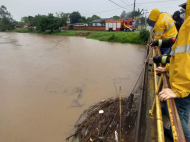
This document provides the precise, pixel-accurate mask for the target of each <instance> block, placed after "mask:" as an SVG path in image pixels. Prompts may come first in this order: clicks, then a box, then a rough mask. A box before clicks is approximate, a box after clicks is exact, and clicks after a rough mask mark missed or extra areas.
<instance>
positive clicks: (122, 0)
mask: <svg viewBox="0 0 190 142" xmlns="http://www.w3.org/2000/svg"><path fill="white" fill-rule="evenodd" d="M120 1H121V2H122V3H123V4H125V6H126V7H127V6H130V5H131V4H127V3H126V2H125V1H124V0H120ZM129 8H131V9H132V7H129Z"/></svg>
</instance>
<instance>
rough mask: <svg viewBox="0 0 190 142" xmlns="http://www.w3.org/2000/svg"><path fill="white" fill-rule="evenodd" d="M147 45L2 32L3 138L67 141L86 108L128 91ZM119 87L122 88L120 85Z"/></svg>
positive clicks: (0, 95)
mask: <svg viewBox="0 0 190 142" xmlns="http://www.w3.org/2000/svg"><path fill="white" fill-rule="evenodd" d="M145 50H146V49H145V47H144V46H142V45H134V44H120V43H107V42H101V41H97V40H91V39H86V38H82V37H63V36H54V35H37V34H21V33H0V142H63V141H65V138H66V137H67V136H69V135H70V134H72V133H73V132H74V129H73V126H74V125H75V123H76V121H77V120H78V118H79V117H80V115H81V113H82V112H83V111H84V110H85V109H87V108H88V107H89V106H91V105H93V104H95V103H97V102H99V101H100V100H103V99H107V98H110V97H116V96H117V95H116V91H117V90H118V89H119V86H121V88H122V96H123V97H125V96H128V95H129V93H130V91H131V90H132V88H133V86H134V84H135V81H136V80H137V77H138V75H139V73H140V70H141V67H142V65H143V61H144V56H145ZM116 89H117V90H116Z"/></svg>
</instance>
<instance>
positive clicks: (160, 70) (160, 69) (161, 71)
mask: <svg viewBox="0 0 190 142" xmlns="http://www.w3.org/2000/svg"><path fill="white" fill-rule="evenodd" d="M155 71H156V73H157V74H158V73H163V72H166V71H165V69H164V68H163V67H157V68H156V69H155Z"/></svg>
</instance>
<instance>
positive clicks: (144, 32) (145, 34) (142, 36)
mask: <svg viewBox="0 0 190 142" xmlns="http://www.w3.org/2000/svg"><path fill="white" fill-rule="evenodd" d="M149 36H150V32H149V31H148V30H146V29H142V30H141V31H140V39H141V40H142V41H143V42H147V41H148V38H149Z"/></svg>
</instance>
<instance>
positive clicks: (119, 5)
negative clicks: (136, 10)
mask: <svg viewBox="0 0 190 142" xmlns="http://www.w3.org/2000/svg"><path fill="white" fill-rule="evenodd" d="M109 1H110V2H112V3H114V4H115V5H117V6H119V7H121V8H123V9H126V8H125V7H123V6H121V5H119V4H117V3H115V2H113V1H112V0H109ZM126 10H129V9H126Z"/></svg>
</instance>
